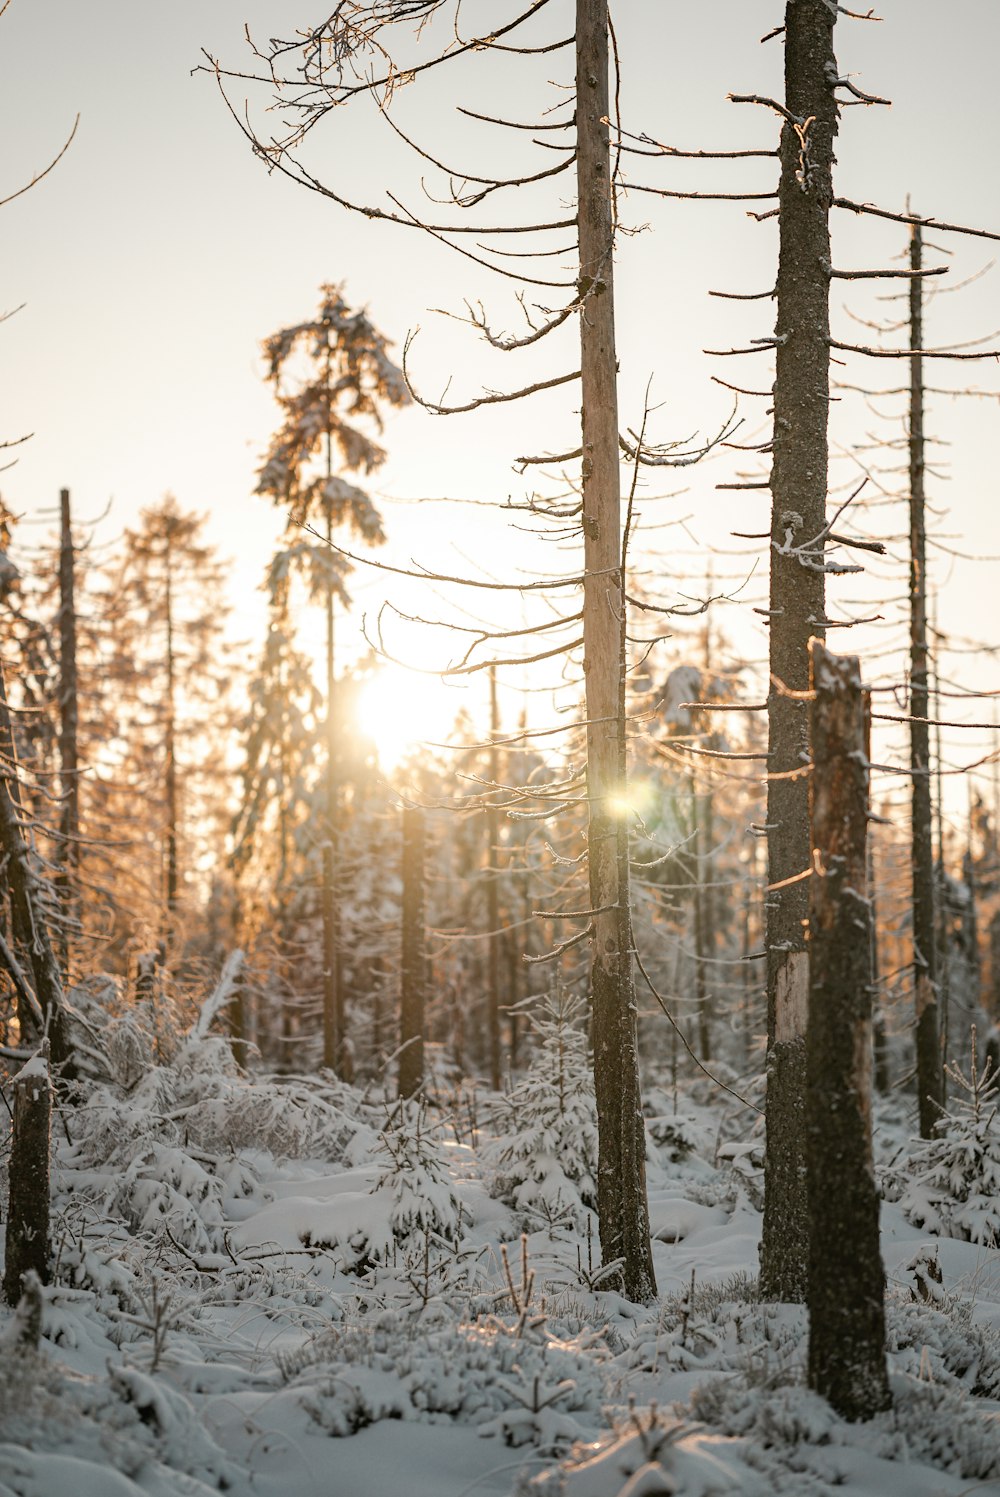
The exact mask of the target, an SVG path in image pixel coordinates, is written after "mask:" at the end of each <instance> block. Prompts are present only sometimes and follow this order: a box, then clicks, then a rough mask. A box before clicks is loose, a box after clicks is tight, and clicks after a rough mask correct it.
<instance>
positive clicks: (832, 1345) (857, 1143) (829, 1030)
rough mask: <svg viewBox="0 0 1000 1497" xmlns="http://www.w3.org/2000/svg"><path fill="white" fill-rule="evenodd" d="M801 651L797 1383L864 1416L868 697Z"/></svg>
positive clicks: (851, 676)
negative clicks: (802, 1320) (804, 727)
mask: <svg viewBox="0 0 1000 1497" xmlns="http://www.w3.org/2000/svg"><path fill="white" fill-rule="evenodd" d="M810 653H811V658H812V702H811V704H810V713H809V715H810V725H811V737H812V773H811V775H810V777H809V786H810V795H809V820H810V837H811V841H812V867H813V872H812V877H811V878H810V880H809V1005H808V1029H807V1041H806V1076H805V1079H806V1103H805V1121H806V1179H807V1187H808V1200H809V1282H808V1293H807V1304H808V1307H809V1369H808V1370H809V1386H810V1387H811V1388H814V1389H815V1390H816V1391H817V1392H818V1393H821V1394H822V1395H823V1397H824V1398H827V1399H828V1400H829V1401H830V1403H831V1404H832V1405H833V1407H834V1408H835V1409H836V1410H837V1412H838V1413H839V1414H841V1415H843V1416H844V1417H845V1418H847V1419H868V1418H871V1416H872V1415H873V1414H876V1413H878V1412H879V1410H881V1409H884V1408H887V1407H888V1405H889V1403H890V1395H889V1382H888V1375H887V1372H886V1359H885V1307H884V1295H885V1272H884V1269H883V1266H882V1259H881V1257H880V1254H879V1197H878V1192H877V1190H876V1186H875V1167H874V1162H873V1158H872V1136H871V1053H872V986H871V983H872V972H871V928H870V927H871V905H870V903H869V901H868V898H867V894H866V885H867V859H866V852H865V842H866V836H867V830H868V781H869V758H868V738H869V732H868V727H869V717H868V702H867V695H866V693H865V692H864V691H863V689H862V685H861V672H860V666H859V662H858V659H857V657H856V656H844V657H838V656H835V655H831V654H830V653H829V652H828V651H827V649H826V648H825V646H824V645H823V643H822V642H821V641H820V640H818V639H814V640H813V642H812V647H811V652H810Z"/></svg>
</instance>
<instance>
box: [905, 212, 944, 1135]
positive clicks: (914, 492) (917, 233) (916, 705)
mask: <svg viewBox="0 0 1000 1497" xmlns="http://www.w3.org/2000/svg"><path fill="white" fill-rule="evenodd" d="M922 247H923V239H922V235H921V230H920V226H919V224H915V225H914V226H913V230H912V235H911V239H910V268H911V269H912V270H920V269H921V264H922ZM922 296H923V292H922V289H921V281H920V277H919V276H914V277H913V279H912V280H911V281H910V347H911V349H918V348H920V347H922V345H923V335H924V334H923V301H922ZM924 505H925V495H924V387H923V360H922V359H921V358H920V356H919V355H918V354H916V353H913V354H911V356H910V769H911V773H912V776H913V801H912V839H913V986H914V1000H915V1003H916V1017H917V1031H916V1032H917V1101H918V1109H919V1117H920V1136H921V1138H930V1137H931V1135H932V1134H933V1131H934V1124H935V1123H936V1122H937V1120H938V1118H939V1117H940V1115H941V1106H942V1104H943V1102H944V1076H943V1072H942V1059H941V1044H940V1003H939V986H938V953H937V942H938V936H937V915H936V910H935V890H934V830H933V813H932V809H931V752H930V728H929V725H928V723H927V721H926V719H927V718H928V717H929V716H930V715H931V714H930V712H929V711H928V708H929V705H930V682H929V676H928V654H927V530H926V522H925V514H924ZM921 719H923V721H921Z"/></svg>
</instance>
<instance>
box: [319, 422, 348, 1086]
mask: <svg viewBox="0 0 1000 1497" xmlns="http://www.w3.org/2000/svg"><path fill="white" fill-rule="evenodd" d="M330 441H331V439H330V437H329V436H328V437H327V459H326V466H327V477H328V478H329V477H330V472H331V467H332V458H331V451H330ZM326 541H327V545H332V542H333V506H332V504H331V503H330V501H329V500H327V501H326ZM333 606H334V605H333V588H332V587H329V588H328V589H327V595H326V786H325V788H326V836H325V838H324V839H323V894H322V903H323V1064H324V1065H325V1066H328V1067H329V1069H330V1070H331V1071H339V1070H340V1069H341V1065H342V1063H343V1048H344V1025H343V1012H342V995H341V992H340V983H339V981H338V979H339V976H340V970H339V967H340V964H339V951H338V947H339V945H340V941H339V930H338V926H339V910H338V909H337V840H338V835H337V834H338V831H339V827H338V825H337V814H338V800H339V797H338V794H337V736H336V735H337V723H336V715H335V713H336V709H335V701H334V699H335V696H336V657H335V652H334V617H333Z"/></svg>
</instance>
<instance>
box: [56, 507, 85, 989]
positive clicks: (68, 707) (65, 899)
mask: <svg viewBox="0 0 1000 1497" xmlns="http://www.w3.org/2000/svg"><path fill="white" fill-rule="evenodd" d="M59 515H60V527H61V535H60V546H59V791H60V796H61V799H62V805H61V811H60V817H59V831H60V833H61V835H62V837H63V843H62V847H61V848H60V853H59V864H60V868H59V876H58V879H57V887H58V889H59V891H60V896H61V898H60V903H61V906H62V922H63V923H62V932H61V948H62V959H63V967H64V968H66V969H68V967H69V954H70V946H71V942H70V932H71V931H72V930H74V929H75V928H76V927H77V926H78V925H79V866H80V768H79V757H78V750H77V729H78V724H79V706H78V697H77V674H76V595H75V591H76V589H75V584H76V577H75V567H74V550H73V529H72V525H71V523H70V507H69V489H60V491H59Z"/></svg>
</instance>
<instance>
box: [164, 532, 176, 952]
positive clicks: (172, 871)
mask: <svg viewBox="0 0 1000 1497" xmlns="http://www.w3.org/2000/svg"><path fill="white" fill-rule="evenodd" d="M164 573H165V576H164V585H165V605H164V606H165V608H166V618H167V703H166V706H167V722H166V759H167V762H166V781H165V790H166V802H167V891H166V892H167V935H168V939H169V938H170V937H172V936H173V934H174V931H173V925H174V916H175V915H176V913H177V895H178V888H179V880H178V872H177V701H176V695H177V681H176V675H177V662H176V658H175V654H174V607H173V602H174V600H173V587H172V583H173V578H172V576H171V556H170V541H169V538H168V540H167V542H166V551H165V554H164Z"/></svg>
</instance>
